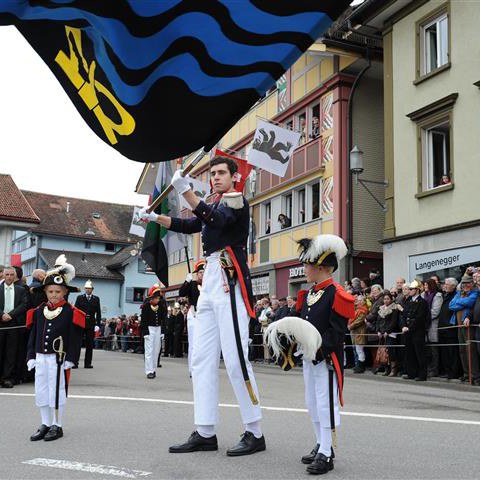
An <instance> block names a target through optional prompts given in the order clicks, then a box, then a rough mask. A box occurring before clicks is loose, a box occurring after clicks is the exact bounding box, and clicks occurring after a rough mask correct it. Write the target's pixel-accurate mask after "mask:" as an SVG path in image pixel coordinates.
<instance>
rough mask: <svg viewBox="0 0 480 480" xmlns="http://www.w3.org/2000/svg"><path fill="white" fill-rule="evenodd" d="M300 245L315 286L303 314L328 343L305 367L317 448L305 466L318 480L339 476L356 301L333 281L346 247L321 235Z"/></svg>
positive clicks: (306, 295)
mask: <svg viewBox="0 0 480 480" xmlns="http://www.w3.org/2000/svg"><path fill="white" fill-rule="evenodd" d="M299 245H300V247H299V249H300V255H299V259H300V261H301V262H302V263H303V264H304V266H305V276H306V277H307V282H313V283H314V285H313V286H312V288H310V290H301V291H300V292H299V294H298V299H297V312H299V313H300V316H301V318H303V319H305V320H307V321H308V322H310V323H311V324H312V325H314V326H315V327H316V328H317V330H318V331H319V333H320V335H321V337H322V346H321V348H320V349H319V350H318V352H317V357H316V360H315V361H310V360H305V359H304V361H303V377H304V382H305V402H306V404H307V408H308V412H309V414H310V417H311V420H312V423H313V429H314V432H315V436H316V440H317V443H316V446H315V447H314V448H313V450H312V451H311V453H310V454H309V455H305V456H304V457H302V463H305V464H308V467H307V472H309V473H311V474H316V475H318V474H324V473H327V472H329V471H330V470H333V458H334V453H333V448H332V433H334V432H335V427H336V426H337V425H339V424H340V414H339V407H338V400H339V399H340V403H341V404H343V401H342V388H343V344H344V339H345V333H346V332H347V322H348V319H349V318H353V317H354V316H355V308H354V297H353V296H351V295H350V294H348V293H346V292H345V291H344V290H343V288H342V287H341V286H340V285H338V284H336V283H335V282H334V281H333V278H332V273H333V272H334V271H335V270H336V269H337V268H338V262H339V261H340V260H341V259H342V258H343V257H344V256H345V255H346V253H347V247H346V246H345V242H344V241H343V240H342V239H341V238H340V237H337V236H336V235H318V236H317V237H315V238H314V239H307V238H306V239H303V240H300V241H299ZM337 392H338V394H337Z"/></svg>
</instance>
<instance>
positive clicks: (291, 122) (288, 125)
mask: <svg viewBox="0 0 480 480" xmlns="http://www.w3.org/2000/svg"><path fill="white" fill-rule="evenodd" d="M285 128H288V129H289V130H293V119H292V118H291V119H290V120H287V121H286V122H285Z"/></svg>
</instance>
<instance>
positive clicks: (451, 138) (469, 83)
mask: <svg viewBox="0 0 480 480" xmlns="http://www.w3.org/2000/svg"><path fill="white" fill-rule="evenodd" d="M479 20H480V9H479V6H478V4H477V2H456V1H434V0H430V1H418V0H417V1H410V2H398V1H397V2H389V7H388V8H386V9H385V8H381V7H380V8H379V9H378V10H377V12H376V13H375V14H374V15H373V16H372V18H371V19H370V20H369V21H368V23H369V24H372V23H373V24H374V25H375V24H376V25H378V27H379V28H381V30H382V32H383V38H384V42H383V47H384V68H385V76H384V91H385V172H386V178H387V180H388V182H389V187H388V188H387V206H388V212H387V214H386V217H385V230H384V239H383V253H384V262H385V280H386V284H387V286H389V285H392V284H393V282H394V279H395V277H396V276H403V277H405V278H408V279H413V278H428V277H429V276H431V275H432V274H434V273H437V274H439V275H440V277H442V278H445V277H449V276H454V277H457V278H460V276H461V275H462V273H463V272H464V270H465V268H466V267H467V266H468V265H478V264H479V261H480V241H478V237H477V236H478V234H479V233H480V219H479V214H478V209H477V208H476V205H475V192H476V191H477V189H478V179H479V178H480V164H479V162H478V152H479V149H480V137H479V136H478V135H476V134H475V133H474V132H475V127H473V128H474V130H473V131H472V126H476V125H477V124H478V118H479V117H480V90H479V87H480V70H479V69H478V64H477V62H476V61H475V60H474V59H475V58H477V57H478V53H479V48H480V47H478V42H477V41H476V38H477V37H478V22H479Z"/></svg>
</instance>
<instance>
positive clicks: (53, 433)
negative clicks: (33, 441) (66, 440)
mask: <svg viewBox="0 0 480 480" xmlns="http://www.w3.org/2000/svg"><path fill="white" fill-rule="evenodd" d="M61 437H63V430H62V427H59V426H58V425H52V426H51V427H50V430H49V431H48V433H47V434H46V435H45V437H44V438H43V439H44V440H45V441H46V442H51V441H53V440H57V438H61Z"/></svg>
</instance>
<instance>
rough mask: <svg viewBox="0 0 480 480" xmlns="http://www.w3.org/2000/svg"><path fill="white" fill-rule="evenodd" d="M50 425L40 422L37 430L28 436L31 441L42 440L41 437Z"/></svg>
mask: <svg viewBox="0 0 480 480" xmlns="http://www.w3.org/2000/svg"><path fill="white" fill-rule="evenodd" d="M49 430H50V427H47V426H46V425H45V424H43V423H42V424H41V425H40V426H39V427H38V430H37V431H36V432H35V433H34V434H33V435H32V436H31V437H30V440H31V441H32V442H36V441H37V440H43V437H45V435H46V434H47V433H48V431H49Z"/></svg>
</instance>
